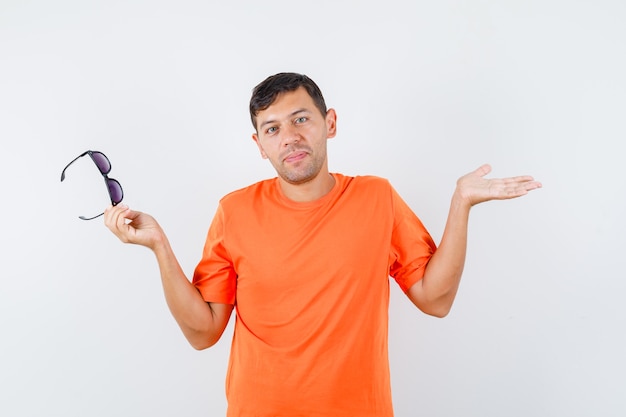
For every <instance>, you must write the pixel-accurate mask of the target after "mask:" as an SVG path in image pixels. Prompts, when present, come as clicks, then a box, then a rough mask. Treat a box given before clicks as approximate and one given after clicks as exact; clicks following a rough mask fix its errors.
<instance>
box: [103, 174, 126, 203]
mask: <svg viewBox="0 0 626 417" xmlns="http://www.w3.org/2000/svg"><path fill="white" fill-rule="evenodd" d="M107 186H108V187H109V195H110V196H111V203H113V205H116V204H119V203H120V202H121V201H122V199H123V198H124V192H123V191H122V186H121V185H120V183H119V182H118V181H117V180H114V179H113V178H108V179H107Z"/></svg>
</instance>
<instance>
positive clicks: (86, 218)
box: [78, 212, 104, 220]
mask: <svg viewBox="0 0 626 417" xmlns="http://www.w3.org/2000/svg"><path fill="white" fill-rule="evenodd" d="M103 214H104V212H102V213H100V214H98V215H97V216H93V217H85V216H78V218H79V219H81V220H93V219H97V218H98V217H100V216H102V215H103Z"/></svg>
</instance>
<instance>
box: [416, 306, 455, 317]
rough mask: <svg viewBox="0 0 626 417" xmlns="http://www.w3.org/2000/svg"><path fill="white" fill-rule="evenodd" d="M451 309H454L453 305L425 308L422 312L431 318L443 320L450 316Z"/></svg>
mask: <svg viewBox="0 0 626 417" xmlns="http://www.w3.org/2000/svg"><path fill="white" fill-rule="evenodd" d="M451 309H452V306H451V305H442V306H431V307H429V308H423V309H420V310H422V311H423V312H424V313H426V314H428V315H429V316H433V317H436V318H438V319H442V318H444V317H446V316H447V315H448V314H450V310H451Z"/></svg>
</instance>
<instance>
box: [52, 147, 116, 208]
mask: <svg viewBox="0 0 626 417" xmlns="http://www.w3.org/2000/svg"><path fill="white" fill-rule="evenodd" d="M94 154H99V155H102V157H104V159H105V160H106V161H107V163H108V164H109V169H108V170H107V171H106V172H102V169H100V165H98V162H97V161H96V160H95V159H94ZM85 155H89V157H90V158H91V160H92V161H93V163H94V164H95V165H96V168H98V171H100V174H102V177H103V178H104V184H105V185H106V187H107V192H108V193H109V199H110V200H111V204H112V205H114V206H116V205H118V204H119V203H121V202H122V200H123V199H124V189H123V188H122V184H120V182H119V181H118V180H116V179H115V178H111V177H109V176H108V174H109V172H111V161H110V160H109V158H107V156H106V155H105V154H103V153H102V152H100V151H91V150H89V151H85V152H83V153H81V154H80V155H78V156H77V157H76V158H74V159H73V160H72V161H71V162H70V163H69V164H67V165H66V166H65V168H63V171H62V172H61V181H63V180H64V179H65V170H67V168H69V166H70V165H72V164H73V163H74V162H76V161H77V160H78V159H80V158H82V157H83V156H85ZM113 183H114V184H117V187H119V190H120V193H121V194H122V195H121V197H120V199H119V201H116V199H114V198H113V194H111V184H113ZM103 214H104V212H102V213H100V214H98V215H97V216H93V217H85V216H78V218H79V219H81V220H93V219H96V218H98V217H100V216H102V215H103Z"/></svg>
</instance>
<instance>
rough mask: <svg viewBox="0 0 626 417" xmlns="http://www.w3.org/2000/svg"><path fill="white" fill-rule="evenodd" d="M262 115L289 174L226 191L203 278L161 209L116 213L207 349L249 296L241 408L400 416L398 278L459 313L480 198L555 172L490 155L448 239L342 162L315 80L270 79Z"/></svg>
mask: <svg viewBox="0 0 626 417" xmlns="http://www.w3.org/2000/svg"><path fill="white" fill-rule="evenodd" d="M250 115H251V118H252V124H253V126H254V128H255V133H254V134H253V135H252V138H253V139H254V141H255V142H256V144H257V146H258V148H259V151H260V152H261V156H262V157H263V158H266V159H268V160H269V161H270V163H271V164H272V165H273V167H274V168H275V170H276V172H277V174H278V175H277V177H276V178H273V179H269V180H265V181H261V182H259V183H256V184H253V185H251V186H249V187H246V188H244V189H241V190H237V191H234V192H232V193H230V194H228V195H227V196H225V197H224V198H222V200H221V201H220V204H219V206H218V208H217V212H216V214H215V217H214V219H213V222H212V224H211V227H210V229H209V232H208V236H207V241H206V245H205V248H204V252H203V257H202V259H201V261H200V263H199V264H198V266H197V268H196V270H195V273H194V276H193V281H192V282H190V281H189V279H187V278H186V277H185V275H184V273H183V272H182V269H181V267H180V266H179V264H178V261H177V260H176V257H175V256H174V253H173V251H172V249H171V247H170V245H169V243H168V240H167V238H166V235H165V233H164V232H163V230H162V229H161V228H160V226H159V225H158V223H157V222H156V221H155V220H154V219H153V218H152V217H151V216H149V215H147V214H144V213H141V212H138V211H133V210H131V209H129V208H128V207H126V206H124V205H118V206H115V207H109V208H108V209H107V210H106V213H105V223H106V225H107V227H108V228H109V229H110V230H111V231H112V232H113V233H115V234H116V235H117V236H118V237H119V238H120V239H121V240H122V241H123V242H128V243H135V244H140V245H144V246H147V247H148V248H150V249H151V250H153V251H154V253H155V255H156V258H157V261H158V263H159V267H160V271H161V278H162V282H163V288H164V291H165V296H166V300H167V303H168V305H169V308H170V310H171V312H172V314H173V316H174V317H175V319H176V321H177V322H178V324H179V326H180V328H181V329H182V331H183V333H184V335H185V336H186V338H187V339H188V340H189V342H190V343H191V345H192V346H194V347H195V348H197V349H204V348H207V347H210V346H212V345H213V344H214V343H216V342H217V341H218V339H219V338H220V336H221V335H222V332H223V331H224V328H225V327H226V325H227V323H228V321H229V318H230V316H231V313H232V310H233V308H236V310H237V315H236V323H235V330H234V336H233V343H232V350H231V357H230V363H229V370H228V376H227V398H228V416H242V417H243V416H289V417H294V416H307V417H315V416H336V417H341V416H346V417H348V416H349V417H354V416H360V417H368V416H371V417H388V416H392V415H393V409H392V403H391V389H390V381H389V365H388V357H387V327H388V326H387V318H388V316H387V313H388V302H389V277H390V276H391V277H393V278H394V279H395V281H396V282H397V283H398V284H399V285H400V287H401V288H402V290H403V291H404V292H405V293H406V294H407V296H408V297H409V299H410V300H411V301H412V302H413V303H414V304H415V305H416V306H417V307H418V308H419V309H420V310H422V311H423V312H425V313H426V314H430V315H433V316H437V317H443V316H445V315H446V314H447V313H448V312H449V310H450V308H451V306H452V303H453V301H454V298H455V296H456V292H457V288H458V286H459V281H460V279H461V273H462V271H463V265H464V262H465V253H466V243H467V226H468V217H469V212H470V208H471V207H472V206H473V205H475V204H478V203H481V202H484V201H488V200H493V199H508V198H515V197H519V196H522V195H525V194H526V193H528V192H529V191H531V190H533V189H536V188H539V187H540V186H541V184H540V183H538V182H536V181H534V180H533V178H531V177H529V176H520V177H514V178H507V179H486V178H485V175H487V174H488V173H489V171H490V168H489V166H487V165H484V166H482V167H480V168H478V169H477V170H476V171H474V172H472V173H469V174H467V175H465V176H463V177H461V178H460V179H459V180H458V182H457V187H456V190H455V192H454V194H453V196H452V202H451V206H450V212H449V215H448V220H447V224H446V227H445V230H444V234H443V237H442V240H441V242H440V244H439V247H438V248H436V246H435V244H434V243H433V241H432V239H431V237H430V235H429V234H428V232H427V231H426V229H425V228H424V226H423V225H422V223H421V222H420V220H419V219H418V218H417V216H416V215H415V214H414V213H413V212H412V211H411V209H410V208H409V207H408V206H407V205H406V203H405V202H404V201H403V200H402V199H401V198H400V197H399V196H398V194H397V193H396V192H395V191H394V189H393V188H392V187H391V185H390V184H389V182H388V181H386V180H384V179H381V178H377V177H371V176H363V177H360V176H359V177H348V176H344V175H341V174H337V173H330V172H329V169H328V160H327V155H326V149H327V147H326V145H327V142H326V141H327V140H328V139H330V138H332V137H334V136H335V134H336V130H337V125H336V114H335V111H334V110H333V109H327V108H326V104H325V103H324V99H323V97H322V94H321V92H320V90H319V88H318V87H317V85H316V84H315V83H314V82H313V81H312V80H311V79H309V78H308V77H306V76H304V75H301V74H293V73H280V74H276V75H274V76H271V77H269V78H267V79H266V80H264V81H263V82H262V83H261V84H259V85H258V86H257V87H256V88H255V89H254V92H253V95H252V99H251V101H250Z"/></svg>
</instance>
